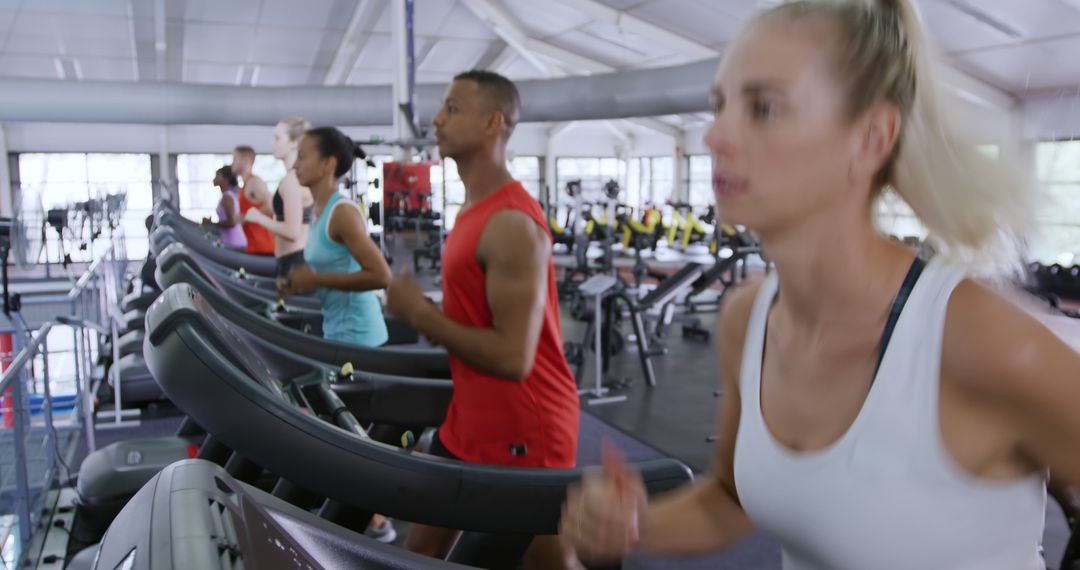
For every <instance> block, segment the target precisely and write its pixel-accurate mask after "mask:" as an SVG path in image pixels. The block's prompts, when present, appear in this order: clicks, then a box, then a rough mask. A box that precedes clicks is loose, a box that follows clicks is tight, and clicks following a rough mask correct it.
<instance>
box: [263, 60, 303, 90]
mask: <svg viewBox="0 0 1080 570" xmlns="http://www.w3.org/2000/svg"><path fill="white" fill-rule="evenodd" d="M310 72H311V70H310V68H308V67H301V66H283V65H260V66H259V81H258V83H257V85H259V86H260V87H284V86H287V85H300V84H303V83H304V82H305V81H306V80H307V77H308V74H309V73H310Z"/></svg>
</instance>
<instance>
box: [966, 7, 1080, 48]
mask: <svg viewBox="0 0 1080 570" xmlns="http://www.w3.org/2000/svg"><path fill="white" fill-rule="evenodd" d="M1070 1H1073V2H1076V0H1070ZM946 4H948V5H949V6H952V7H953V8H955V9H956V10H957V11H959V12H961V13H963V14H965V15H967V16H968V17H970V18H973V19H975V20H977V21H978V22H980V23H982V24H983V25H986V26H990V27H991V28H993V29H995V30H997V31H998V32H1001V33H1003V34H1005V35H1006V36H1009V37H1010V38H1012V39H1014V40H1022V39H1024V38H1025V37H1027V35H1026V34H1025V33H1024V32H1022V31H1020V30H1019V29H1017V28H1016V27H1015V26H1013V25H1012V24H1009V23H1008V22H1006V21H1004V20H1001V19H999V18H997V17H996V16H994V15H992V14H988V13H986V12H984V11H983V10H982V9H981V8H976V7H975V6H973V5H971V3H970V2H968V0H947V2H946Z"/></svg>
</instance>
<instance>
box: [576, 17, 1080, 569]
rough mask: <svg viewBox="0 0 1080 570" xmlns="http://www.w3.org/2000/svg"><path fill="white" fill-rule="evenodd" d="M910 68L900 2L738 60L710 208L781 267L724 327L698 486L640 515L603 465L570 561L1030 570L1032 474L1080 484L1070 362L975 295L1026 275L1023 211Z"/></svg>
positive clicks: (720, 94)
mask: <svg viewBox="0 0 1080 570" xmlns="http://www.w3.org/2000/svg"><path fill="white" fill-rule="evenodd" d="M925 52H926V50H925V47H924V42H923V39H922V29H921V25H920V23H919V21H918V18H917V17H916V15H915V14H914V12H913V11H912V7H911V6H910V5H909V2H908V1H907V0H846V1H845V0H807V1H795V2H789V3H785V4H782V5H781V6H779V7H777V8H774V9H772V10H771V11H769V12H767V13H765V14H763V15H761V16H759V17H757V18H755V19H754V20H753V21H752V22H751V24H750V25H749V26H748V27H747V28H746V30H744V32H743V33H742V34H741V35H740V36H739V38H737V40H736V41H735V42H734V43H733V44H731V45H730V46H729V48H728V50H727V54H726V57H725V60H724V62H723V63H722V64H721V66H720V70H719V72H718V73H717V76H716V78H715V81H714V84H713V100H714V103H715V112H716V118H715V122H714V123H713V125H712V127H711V129H710V130H709V132H708V133H707V135H706V143H707V144H708V146H709V148H710V149H711V151H712V158H713V166H714V191H715V194H716V198H717V203H718V206H719V211H720V212H721V214H722V217H723V218H724V221H725V222H728V223H733V224H743V225H746V226H749V227H750V228H752V229H754V230H756V231H757V232H758V234H759V235H760V238H761V240H762V243H763V245H764V249H765V252H766V253H767V254H768V256H769V257H770V258H771V259H772V260H773V261H775V263H776V271H775V273H774V274H773V275H771V276H770V277H769V278H768V279H766V280H765V281H764V282H760V281H759V282H756V283H752V284H749V285H747V286H745V287H742V288H740V289H739V290H735V291H732V292H730V293H729V294H728V296H727V299H726V302H725V304H724V307H723V309H722V311H721V313H720V319H719V325H718V329H719V330H718V335H717V336H718V339H719V347H718V348H719V353H720V359H721V369H722V375H723V378H722V381H723V386H724V390H723V400H722V402H723V403H722V405H721V410H720V414H719V426H718V433H719V440H718V444H717V450H716V460H715V464H714V466H713V469H712V471H711V473H708V474H705V475H703V476H701V477H700V478H699V480H698V481H697V482H696V483H694V484H693V485H691V486H689V487H687V488H686V489H683V490H682V491H679V492H675V493H673V494H671V495H669V496H665V497H662V498H658V499H653V500H652V501H649V500H647V499H646V497H645V493H644V489H643V486H642V482H641V479H640V477H639V476H638V475H637V474H636V473H635V472H633V471H632V470H631V469H630V468H628V467H627V466H626V465H625V464H624V463H623V462H622V461H621V459H620V458H619V457H618V454H617V452H614V451H612V450H608V451H607V452H606V454H605V455H606V456H605V465H604V468H603V469H602V470H601V471H598V472H596V473H593V474H591V475H590V476H587V477H586V478H585V480H584V481H583V482H582V484H581V485H580V486H578V487H575V488H572V489H571V490H570V493H569V495H568V499H567V504H566V507H565V511H564V514H563V521H562V528H561V536H562V538H563V541H564V544H565V545H566V546H567V550H568V552H569V553H570V554H572V555H571V556H568V564H570V565H576V564H577V560H578V559H580V560H583V561H588V562H592V563H607V562H612V561H615V560H618V559H621V558H622V557H623V556H624V555H625V554H627V553H629V552H631V551H634V550H638V551H643V552H650V553H655V554H667V555H693V554H704V553H709V552H714V551H717V550H720V549H723V548H724V547H725V546H728V545H731V544H733V543H734V542H736V541H738V540H740V539H741V538H743V537H745V536H747V535H748V534H749V533H750V531H751V530H752V528H753V527H754V526H757V527H759V528H762V529H764V530H766V531H768V532H769V533H770V534H772V535H773V536H774V537H776V538H777V540H778V541H779V542H780V544H781V547H782V549H783V560H784V568H785V569H788V570H794V569H799V570H802V569H811V568H813V569H822V568H843V569H874V570H880V569H894V568H895V569H904V570H909V569H916V568H918V569H930V568H933V569H975V568H978V569H982V570H986V569H1001V570H1005V569H1009V570H1034V569H1041V568H1043V567H1044V563H1043V561H1042V558H1041V556H1040V554H1039V546H1040V545H1039V541H1040V540H1041V535H1042V527H1043V517H1044V504H1045V478H1046V474H1047V471H1048V469H1049V470H1051V471H1053V474H1054V478H1055V479H1061V480H1062V481H1064V482H1073V483H1075V482H1080V453H1076V451H1077V450H1078V448H1080V414H1077V413H1075V407H1076V405H1077V403H1078V402H1080V354H1078V353H1076V352H1074V351H1073V350H1072V349H1070V348H1069V347H1067V346H1066V345H1065V344H1064V343H1062V342H1061V341H1060V340H1059V339H1058V338H1057V337H1056V336H1055V335H1054V334H1053V333H1052V332H1050V331H1049V330H1048V329H1046V328H1045V327H1044V326H1043V325H1042V324H1040V323H1039V322H1038V321H1036V320H1035V319H1034V318H1032V317H1031V316H1029V315H1028V314H1027V313H1025V312H1024V311H1023V310H1021V309H1019V308H1018V307H1017V306H1015V305H1013V304H1012V303H1011V302H1009V301H1007V300H1005V299H1004V298H1003V297H1002V296H1000V295H999V294H997V293H995V292H994V290H992V289H991V288H989V287H988V286H986V285H983V284H980V282H978V281H976V280H974V279H972V278H970V276H972V275H973V274H974V273H994V272H997V274H998V275H1001V274H1002V272H1001V271H1000V268H1001V267H1002V266H1008V265H1010V264H1013V265H1015V264H1018V262H1019V256H1018V255H1016V252H1017V251H1018V250H1017V248H1016V247H1014V244H1016V243H1019V241H1020V239H1021V238H1023V237H1024V232H1025V231H1026V230H1027V228H1028V227H1029V224H1030V220H1031V213H1032V211H1033V204H1032V201H1033V197H1032V195H1031V193H1029V192H1025V191H1024V189H1025V188H1026V186H1025V185H1024V184H1023V182H1022V181H1020V180H1019V179H1018V177H1017V176H1015V175H1014V174H1013V171H1010V170H1008V169H1006V168H1004V167H1003V166H1002V165H1001V164H1000V163H998V162H996V161H993V160H990V159H987V158H984V157H982V156H980V155H979V154H978V152H977V151H976V150H975V148H974V146H973V145H970V144H967V143H966V142H964V141H963V140H961V139H960V137H958V136H957V134H956V131H955V130H954V129H953V128H952V127H951V126H950V125H949V119H950V118H951V115H950V114H948V113H947V112H945V111H943V109H942V106H941V103H942V102H941V101H940V100H939V99H938V96H937V94H936V91H935V88H936V87H935V83H934V78H933V73H932V69H931V67H930V64H929V58H928V57H927V55H926V53H925ZM886 187H890V188H892V189H894V190H895V191H896V192H897V193H898V194H899V195H900V196H901V197H902V198H903V199H904V200H905V201H907V203H908V204H910V205H911V206H912V208H913V209H914V211H915V213H916V215H917V216H918V217H919V218H920V220H921V221H922V222H923V223H924V224H925V225H926V226H928V227H929V229H930V231H931V233H932V235H933V236H934V238H935V239H936V242H935V243H936V245H937V246H938V250H939V251H941V252H942V253H941V254H940V255H938V256H937V257H936V258H934V259H932V260H931V261H930V262H929V263H928V264H926V266H925V267H924V268H921V274H920V272H919V269H920V268H919V267H918V266H917V264H916V263H915V257H916V256H915V253H914V252H913V251H911V250H909V249H907V248H905V247H904V246H902V245H900V244H898V243H895V242H892V241H890V240H889V239H887V238H885V237H883V236H882V235H880V234H879V233H878V232H877V231H876V229H875V227H874V222H873V218H872V211H873V205H874V202H875V200H876V199H877V198H878V197H879V195H880V194H881V193H882V192H883V191H884V189H885V188H886ZM1027 187H1030V186H1027ZM995 262H996V264H995ZM898 292H899V293H898ZM891 314H895V317H894V318H890V315H891Z"/></svg>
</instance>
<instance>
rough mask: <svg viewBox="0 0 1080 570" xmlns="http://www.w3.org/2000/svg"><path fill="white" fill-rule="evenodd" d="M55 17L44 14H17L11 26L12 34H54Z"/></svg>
mask: <svg viewBox="0 0 1080 570" xmlns="http://www.w3.org/2000/svg"><path fill="white" fill-rule="evenodd" d="M56 21H57V15H56V14H50V13H46V12H19V15H18V16H16V18H15V23H14V24H13V25H12V28H11V31H12V33H20V34H23V35H42V34H55V33H56V30H57V23H56Z"/></svg>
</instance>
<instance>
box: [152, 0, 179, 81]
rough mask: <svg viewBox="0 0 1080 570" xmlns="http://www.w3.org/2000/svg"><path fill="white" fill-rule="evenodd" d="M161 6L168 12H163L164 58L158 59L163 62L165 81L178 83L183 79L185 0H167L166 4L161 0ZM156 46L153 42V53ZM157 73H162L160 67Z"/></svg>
mask: <svg viewBox="0 0 1080 570" xmlns="http://www.w3.org/2000/svg"><path fill="white" fill-rule="evenodd" d="M161 8H162V10H163V13H164V10H165V9H166V8H167V9H168V13H165V18H166V20H165V38H164V42H165V49H164V52H163V53H164V58H163V59H161V58H159V59H158V61H164V63H165V65H164V79H165V81H173V82H177V83H179V82H181V81H183V80H184V36H185V34H184V13H185V12H186V11H187V10H186V8H187V0H169V1H168V4H167V5H166V4H165V2H161ZM156 48H157V46H156V44H155V54H156V53H157V52H156ZM157 74H158V75H159V76H161V75H162V70H161V69H160V68H159V69H158V71H157Z"/></svg>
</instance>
